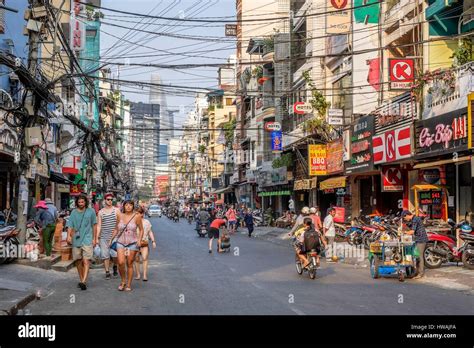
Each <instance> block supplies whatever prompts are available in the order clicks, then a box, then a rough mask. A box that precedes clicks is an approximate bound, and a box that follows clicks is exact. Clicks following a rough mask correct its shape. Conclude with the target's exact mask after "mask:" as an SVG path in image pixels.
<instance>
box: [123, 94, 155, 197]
mask: <svg viewBox="0 0 474 348" xmlns="http://www.w3.org/2000/svg"><path fill="white" fill-rule="evenodd" d="M160 109H161V108H160V105H159V104H145V103H131V105H130V120H131V125H132V129H131V131H130V134H131V145H130V146H131V160H130V164H131V165H132V167H133V168H135V180H136V185H137V187H138V188H139V189H140V188H143V187H145V186H149V187H152V186H153V185H154V182H155V177H156V166H157V165H158V164H159V160H160V155H159V145H160V132H159V129H160Z"/></svg>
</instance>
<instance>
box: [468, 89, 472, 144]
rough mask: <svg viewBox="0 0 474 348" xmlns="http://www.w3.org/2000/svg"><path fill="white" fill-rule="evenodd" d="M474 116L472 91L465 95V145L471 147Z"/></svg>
mask: <svg viewBox="0 0 474 348" xmlns="http://www.w3.org/2000/svg"><path fill="white" fill-rule="evenodd" d="M473 117H474V92H473V93H471V94H469V95H468V96H467V147H468V148H469V149H472V148H473V147H474V144H473V143H472V119H473Z"/></svg>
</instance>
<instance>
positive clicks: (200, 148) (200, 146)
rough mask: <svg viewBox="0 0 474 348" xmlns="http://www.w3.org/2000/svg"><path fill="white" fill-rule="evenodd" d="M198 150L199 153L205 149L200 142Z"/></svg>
mask: <svg viewBox="0 0 474 348" xmlns="http://www.w3.org/2000/svg"><path fill="white" fill-rule="evenodd" d="M198 150H199V152H200V153H204V152H205V151H206V146H205V145H202V144H201V145H199V149H198Z"/></svg>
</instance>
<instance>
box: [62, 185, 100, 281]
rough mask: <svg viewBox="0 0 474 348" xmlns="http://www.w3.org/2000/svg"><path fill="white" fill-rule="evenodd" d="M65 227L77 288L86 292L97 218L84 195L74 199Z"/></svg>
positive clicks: (95, 236)
mask: <svg viewBox="0 0 474 348" xmlns="http://www.w3.org/2000/svg"><path fill="white" fill-rule="evenodd" d="M66 227H68V239H67V241H68V244H72V259H73V260H74V261H75V263H76V268H77V272H78V273H79V280H80V281H79V284H78V286H79V287H80V288H81V290H86V289H87V277H88V276H89V261H90V260H91V259H92V248H93V245H92V244H93V242H94V241H96V240H97V218H96V215H95V211H94V209H92V208H89V202H88V200H87V197H86V196H85V195H83V194H81V195H79V196H77V197H76V208H75V209H74V210H73V211H72V212H71V216H70V217H69V220H68V221H67V224H66Z"/></svg>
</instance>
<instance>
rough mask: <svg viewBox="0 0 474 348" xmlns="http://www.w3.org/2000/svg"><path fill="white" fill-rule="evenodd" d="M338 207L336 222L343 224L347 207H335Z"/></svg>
mask: <svg viewBox="0 0 474 348" xmlns="http://www.w3.org/2000/svg"><path fill="white" fill-rule="evenodd" d="M334 209H336V215H335V216H334V222H336V223H339V224H342V223H344V222H345V217H346V209H345V208H342V207H334Z"/></svg>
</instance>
